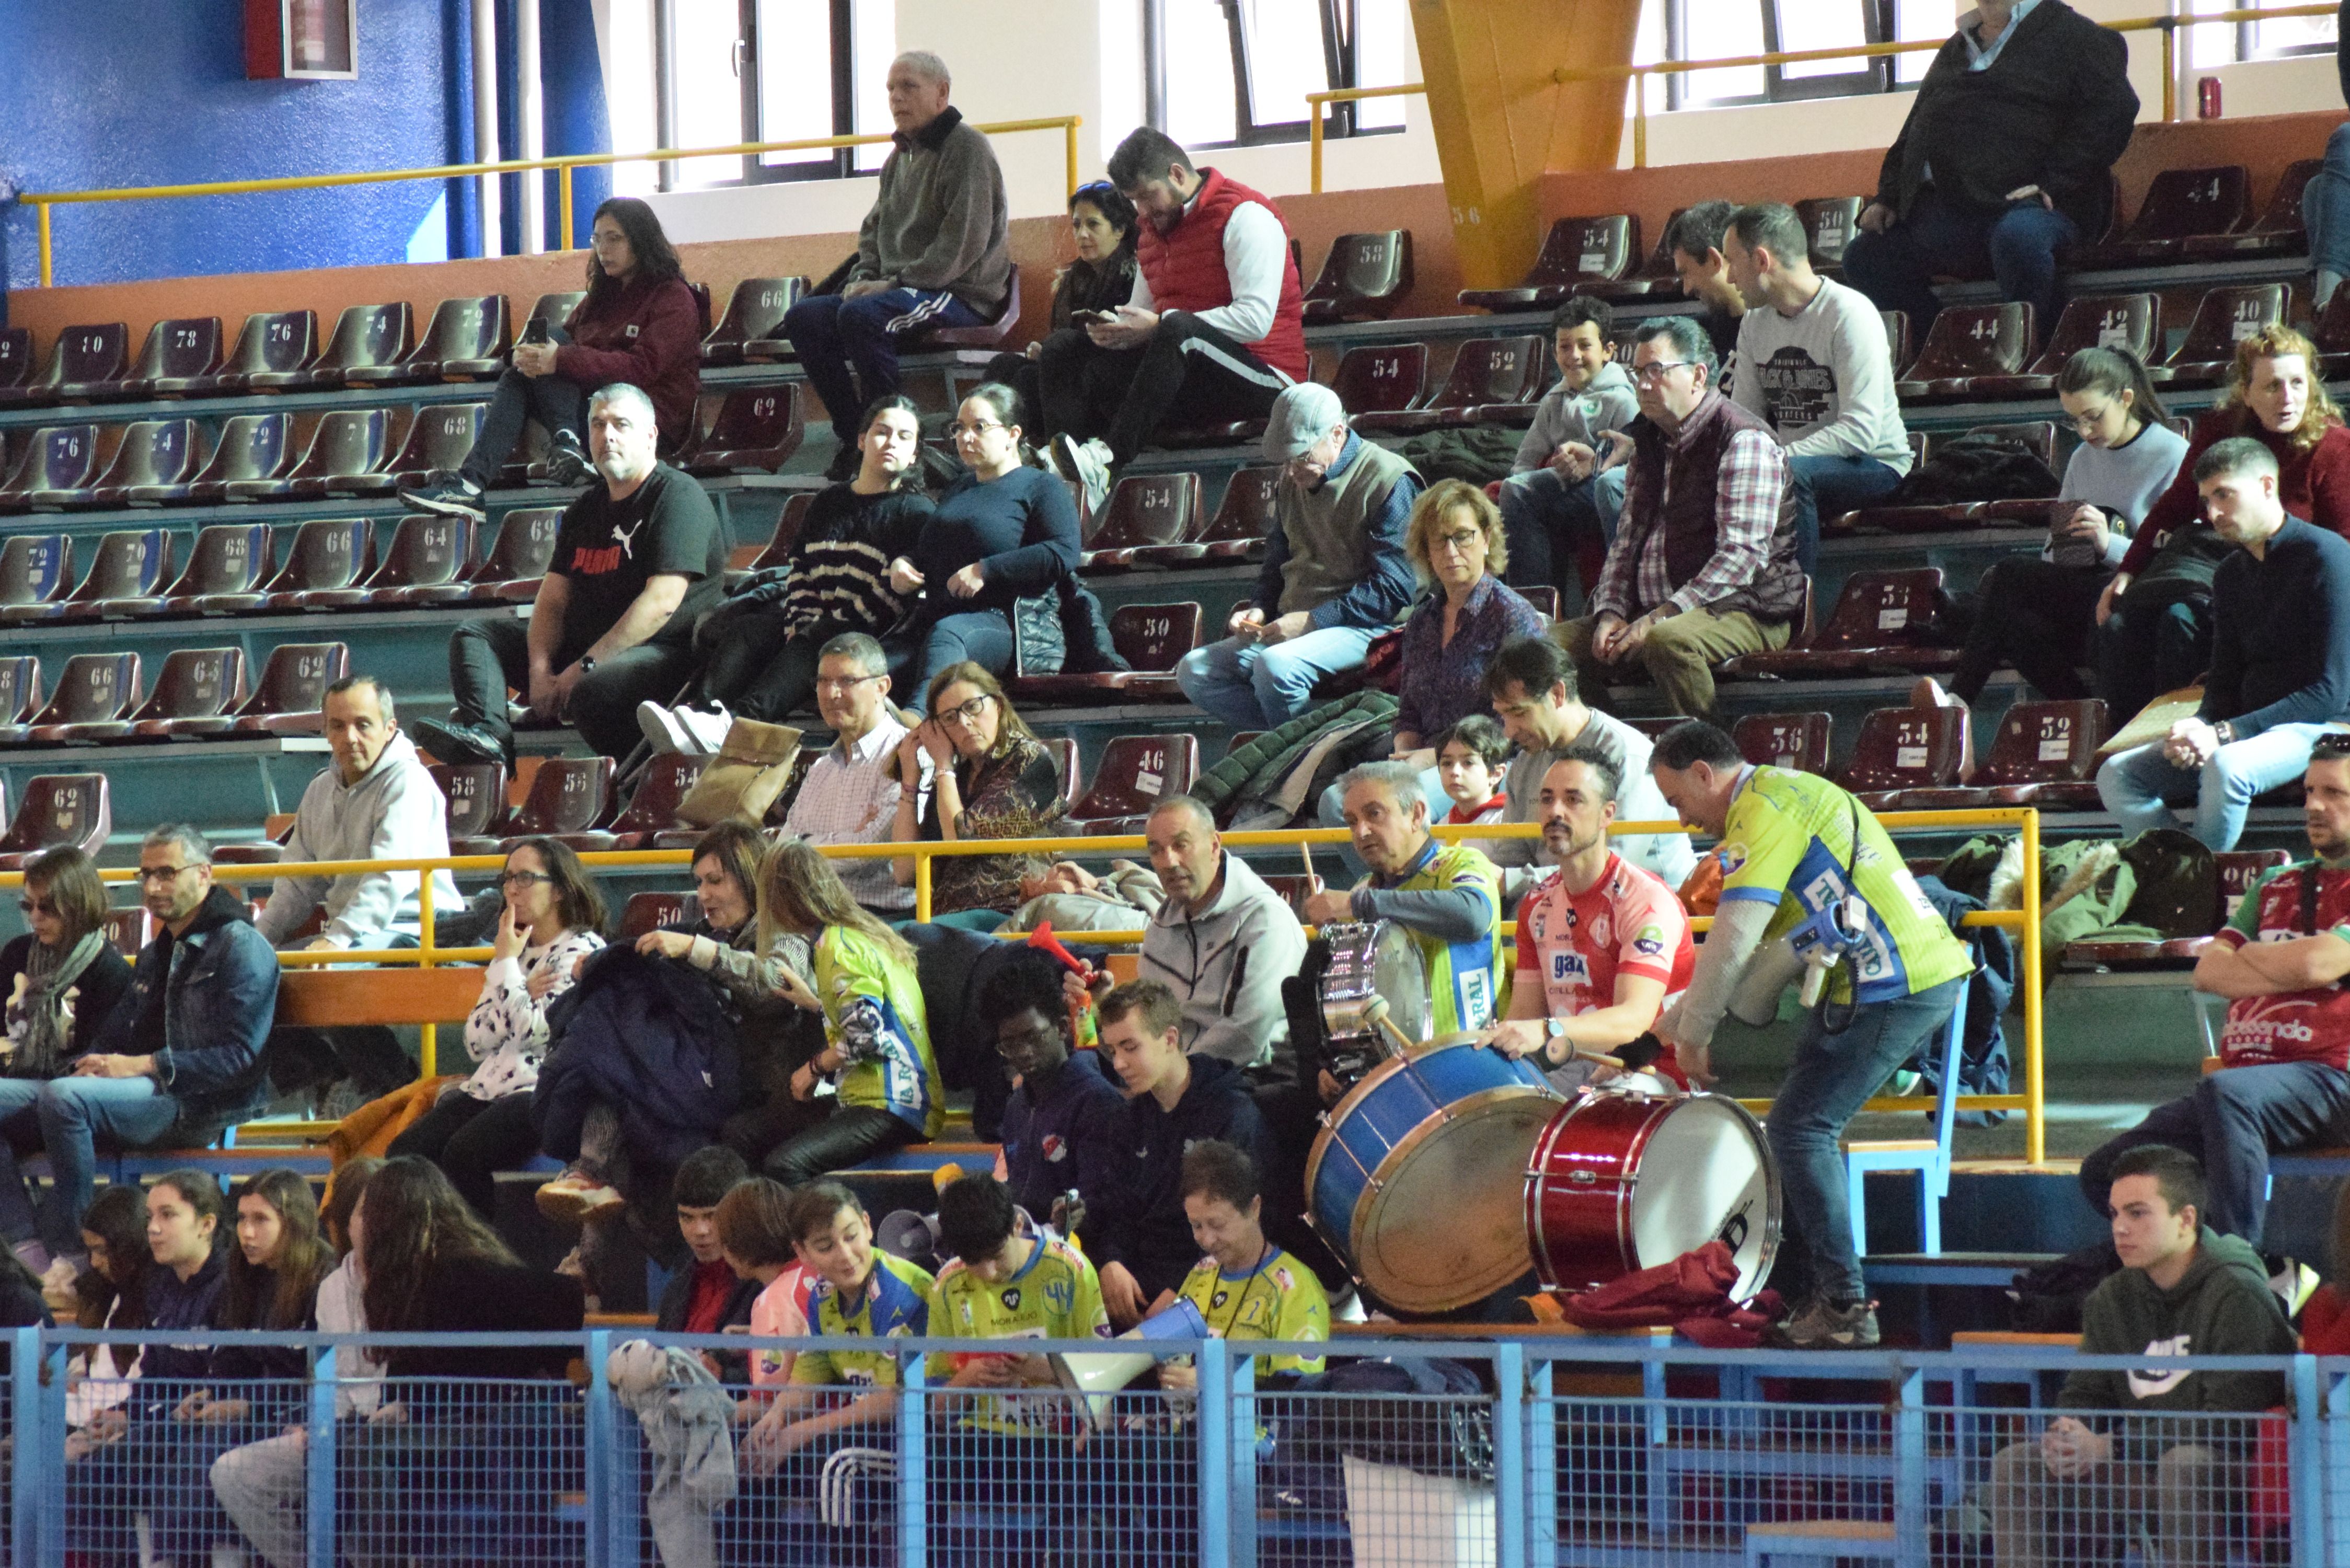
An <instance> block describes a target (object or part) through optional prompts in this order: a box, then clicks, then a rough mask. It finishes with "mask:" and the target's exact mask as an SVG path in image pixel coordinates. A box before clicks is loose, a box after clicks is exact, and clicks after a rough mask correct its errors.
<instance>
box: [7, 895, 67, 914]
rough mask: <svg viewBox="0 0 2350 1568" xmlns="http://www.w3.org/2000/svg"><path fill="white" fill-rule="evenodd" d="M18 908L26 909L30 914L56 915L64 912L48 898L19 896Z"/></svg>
mask: <svg viewBox="0 0 2350 1568" xmlns="http://www.w3.org/2000/svg"><path fill="white" fill-rule="evenodd" d="M16 908H18V909H22V910H24V911H25V913H26V914H28V915H55V914H59V913H62V911H61V910H59V909H58V908H57V905H56V904H54V903H52V902H51V901H50V900H48V899H47V898H19V899H17V900H16Z"/></svg>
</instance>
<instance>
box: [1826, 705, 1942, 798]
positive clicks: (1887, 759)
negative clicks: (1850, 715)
mask: <svg viewBox="0 0 2350 1568" xmlns="http://www.w3.org/2000/svg"><path fill="white" fill-rule="evenodd" d="M1966 722H1967V717H1966V712H1965V711H1964V710H1963V709H1959V708H1879V709H1877V710H1876V711H1873V712H1871V713H1870V714H1868V716H1867V717H1866V718H1864V719H1863V720H1861V722H1860V738H1859V739H1858V740H1857V741H1856V742H1853V748H1852V760H1851V761H1849V762H1847V763H1846V764H1845V766H1844V770H1843V772H1842V773H1841V774H1838V775H1837V778H1836V782H1837V783H1839V784H1842V785H1844V787H1845V788H1846V789H1848V790H1850V791H1852V792H1853V794H1856V795H1858V796H1859V797H1860V804H1861V805H1865V806H1866V807H1867V808H1868V809H1869V810H1871V811H1892V810H1895V809H1898V806H1897V803H1898V801H1899V800H1900V799H1901V798H1902V796H1903V795H1904V794H1907V793H1908V792H1910V791H1913V790H1918V789H1931V788H1936V787H1939V786H1941V785H1945V784H1956V783H1958V782H1959V762H1960V757H1961V756H1962V755H1963V754H1964V750H1965V746H1966Z"/></svg>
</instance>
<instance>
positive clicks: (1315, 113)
mask: <svg viewBox="0 0 2350 1568" xmlns="http://www.w3.org/2000/svg"><path fill="white" fill-rule="evenodd" d="M1325 108H1326V105H1325V104H1324V102H1323V101H1322V95H1321V94H1320V93H1312V92H1310V93H1307V94H1306V95H1305V144H1306V146H1307V148H1308V149H1309V150H1310V151H1309V153H1308V159H1309V161H1310V165H1311V168H1312V171H1313V179H1312V182H1311V183H1309V184H1308V185H1307V186H1306V187H1305V188H1306V189H1307V190H1309V191H1311V192H1314V193H1315V195H1317V196H1319V195H1320V194H1321V193H1322V111H1323V109H1325ZM48 221H49V210H48V209H47V207H44V208H42V209H41V265H43V266H44V267H46V266H47V265H48V257H49V248H48V247H49V230H48ZM41 281H42V282H43V283H47V282H48V281H49V280H48V277H47V274H46V273H45V274H44V275H42V278H41Z"/></svg>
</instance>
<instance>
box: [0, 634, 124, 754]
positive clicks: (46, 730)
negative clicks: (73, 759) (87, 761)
mask: <svg viewBox="0 0 2350 1568" xmlns="http://www.w3.org/2000/svg"><path fill="white" fill-rule="evenodd" d="M139 696H140V691H139V656H138V655H137V654H135V653H77V654H75V655H74V656H73V657H72V658H71V659H67V660H66V668H65V672H64V673H63V674H61V675H59V676H58V677H57V685H56V686H55V687H53V688H51V689H50V691H49V705H48V706H47V707H46V708H44V709H42V710H41V711H39V712H37V713H36V714H34V715H33V721H32V722H31V723H29V724H21V725H20V724H9V725H5V726H0V744H5V745H11V746H22V745H36V746H55V745H62V744H64V743H65V742H66V741H68V739H70V738H72V736H71V734H70V732H71V731H72V730H73V729H74V728H75V727H76V726H77V725H81V724H92V723H101V722H105V721H106V720H109V719H119V718H120V717H122V715H124V714H125V713H128V712H130V711H131V710H132V709H133V708H136V707H137V706H138V705H139Z"/></svg>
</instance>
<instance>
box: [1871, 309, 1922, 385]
mask: <svg viewBox="0 0 2350 1568" xmlns="http://www.w3.org/2000/svg"><path fill="white" fill-rule="evenodd" d="M1877 319H1878V320H1880V321H1882V322H1884V323H1885V348H1886V354H1887V358H1890V359H1891V360H1892V361H1893V374H1894V376H1895V377H1896V379H1898V378H1900V377H1902V376H1905V375H1907V374H1908V372H1909V360H1910V357H1911V354H1912V353H1913V351H1914V345H1912V344H1911V342H1910V341H1909V313H1908V311H1906V310H1880V311H1878V312H1877Z"/></svg>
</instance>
